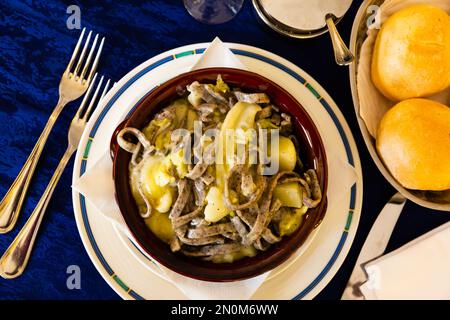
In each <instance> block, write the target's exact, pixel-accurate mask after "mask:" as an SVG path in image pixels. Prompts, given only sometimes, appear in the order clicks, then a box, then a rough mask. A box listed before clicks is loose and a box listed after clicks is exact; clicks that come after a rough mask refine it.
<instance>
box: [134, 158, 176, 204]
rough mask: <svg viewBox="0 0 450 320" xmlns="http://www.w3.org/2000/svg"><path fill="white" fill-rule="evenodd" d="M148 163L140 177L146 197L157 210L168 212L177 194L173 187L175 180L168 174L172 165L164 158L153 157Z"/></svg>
mask: <svg viewBox="0 0 450 320" xmlns="http://www.w3.org/2000/svg"><path fill="white" fill-rule="evenodd" d="M146 161H147V162H146V163H145V165H144V166H143V167H142V170H141V176H140V181H141V183H142V189H143V192H144V195H145V196H146V197H147V199H149V201H150V203H151V204H152V207H153V208H154V209H155V210H157V211H159V212H162V213H165V212H168V211H169V210H170V207H171V206H172V202H173V196H174V192H175V190H174V187H172V186H171V184H172V183H173V182H174V181H175V178H174V177H173V176H171V175H170V174H169V172H168V166H169V165H170V163H169V161H167V159H166V158H164V157H162V156H153V157H152V158H149V159H147V160H146Z"/></svg>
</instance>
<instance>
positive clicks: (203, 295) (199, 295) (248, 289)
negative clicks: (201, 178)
mask: <svg viewBox="0 0 450 320" xmlns="http://www.w3.org/2000/svg"><path fill="white" fill-rule="evenodd" d="M207 67H230V68H238V69H244V70H246V69H247V68H246V67H245V65H244V64H243V63H242V62H241V61H240V60H239V59H238V58H237V57H236V56H235V55H234V54H233V53H232V52H231V50H229V48H228V47H227V46H226V45H225V44H224V43H222V41H220V39H218V38H216V39H214V41H213V42H211V44H210V46H209V47H208V49H207V50H206V51H205V52H204V53H203V55H202V57H201V58H200V59H199V60H198V62H197V63H196V64H195V65H194V66H193V68H192V70H194V69H201V68H207ZM127 113H128V110H124V116H125V115H126V114H127ZM120 121H121V119H118V123H117V125H118V124H119V123H120ZM320 129H321V128H319V130H320ZM327 130H328V128H322V130H321V134H327V133H328V131H327ZM329 151H330V150H327V160H328V168H329V170H333V171H334V172H339V177H340V179H333V181H329V186H328V187H329V189H328V191H329V194H331V193H332V194H333V198H332V199H331V198H329V207H328V214H332V212H333V211H334V207H335V206H336V205H338V204H339V203H340V202H341V201H342V199H344V198H345V197H348V194H347V193H346V192H342V190H350V187H351V186H352V185H353V184H354V183H355V181H356V172H355V170H354V168H353V167H351V166H350V165H349V164H348V163H347V162H346V161H344V159H343V158H342V155H339V154H337V153H334V152H329ZM330 180H331V179H330ZM99 185H101V186H102V187H101V188H98V186H99ZM72 187H73V188H74V189H75V190H76V191H78V192H79V193H81V194H83V195H84V196H85V198H86V200H87V201H88V202H89V204H90V205H92V206H94V207H95V208H96V209H98V211H99V212H101V213H102V214H103V215H104V216H105V217H107V218H108V219H109V220H110V221H111V222H112V223H113V224H114V225H115V226H116V227H117V228H118V230H120V231H121V232H123V233H125V234H126V235H127V236H128V238H129V239H131V241H133V237H132V235H131V234H130V231H129V230H128V228H127V226H126V224H125V221H124V219H123V217H122V215H121V214H120V210H119V208H118V206H117V204H116V201H115V198H114V182H113V180H112V161H111V158H110V155H109V149H108V147H105V150H104V154H103V156H101V157H100V158H99V159H98V160H97V161H96V162H95V163H94V164H93V165H91V166H88V167H87V170H86V172H85V174H84V175H83V176H82V177H81V178H79V179H78V180H77V181H75V182H74V184H73V186H72ZM133 242H134V241H133ZM135 244H136V245H137V246H138V247H139V245H138V244H137V243H135ZM158 266H159V269H160V270H161V271H162V272H163V273H164V275H163V277H164V278H165V279H169V280H170V281H171V282H172V284H173V285H174V286H176V287H177V288H178V289H180V290H181V291H182V292H183V293H184V294H185V295H186V296H187V297H188V298H190V299H219V300H220V299H223V300H230V299H249V298H250V297H251V296H252V295H253V294H254V293H255V291H256V290H257V289H258V288H259V287H260V286H261V284H262V283H263V282H264V280H265V279H266V278H267V276H268V274H269V272H267V273H265V274H263V275H260V276H258V277H254V278H251V279H248V280H244V281H235V282H231V283H216V282H206V281H198V280H194V279H191V278H188V277H185V276H182V275H179V274H178V273H175V272H173V271H171V270H169V269H167V268H165V267H164V266H162V265H160V264H158Z"/></svg>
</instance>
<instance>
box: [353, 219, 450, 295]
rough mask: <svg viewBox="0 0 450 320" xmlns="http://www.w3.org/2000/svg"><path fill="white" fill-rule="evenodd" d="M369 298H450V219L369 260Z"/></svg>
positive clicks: (366, 291)
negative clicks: (401, 245)
mask: <svg viewBox="0 0 450 320" xmlns="http://www.w3.org/2000/svg"><path fill="white" fill-rule="evenodd" d="M365 269H366V271H367V273H368V275H369V279H368V281H367V282H366V283H365V284H363V285H362V286H361V291H362V292H363V294H364V296H365V297H366V299H371V300H373V299H383V300H395V299H408V300H416V299H421V300H423V299H445V300H448V299H450V222H449V223H446V224H444V225H442V226H440V227H439V228H437V229H434V230H433V231H430V232H429V233H427V234H425V235H423V236H421V237H419V238H417V239H416V240H414V241H412V242H410V243H408V244H406V245H405V246H403V247H401V248H399V249H397V250H395V251H393V252H391V253H389V254H387V255H385V256H382V257H381V258H379V259H376V260H374V261H372V262H370V263H369V264H368V265H367V266H366V267H365Z"/></svg>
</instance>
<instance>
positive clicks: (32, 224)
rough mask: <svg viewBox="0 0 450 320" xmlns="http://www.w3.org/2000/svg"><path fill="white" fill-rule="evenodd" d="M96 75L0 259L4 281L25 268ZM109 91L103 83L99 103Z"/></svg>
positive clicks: (82, 119) (84, 116) (86, 115)
mask: <svg viewBox="0 0 450 320" xmlns="http://www.w3.org/2000/svg"><path fill="white" fill-rule="evenodd" d="M96 77H97V75H95V76H94V78H93V79H92V82H91V85H90V86H89V89H88V91H87V93H86V95H85V96H84V98H83V101H82V103H81V105H80V108H79V109H78V111H77V113H76V114H75V117H74V118H73V120H72V123H71V124H70V128H69V137H68V140H69V143H68V147H67V150H66V152H65V153H64V155H63V156H62V158H61V161H60V162H59V165H58V167H57V168H56V170H55V173H54V174H53V177H52V178H51V180H50V182H49V184H48V186H47V188H46V189H45V191H44V194H43V195H42V197H41V199H40V200H39V202H38V204H37V205H36V208H35V209H34V211H33V213H32V214H31V216H30V217H29V218H28V221H27V222H26V224H25V225H24V226H23V228H22V230H21V231H20V232H19V234H18V235H17V236H16V238H15V239H14V241H13V242H12V243H11V245H10V246H9V247H8V249H6V251H5V253H4V254H3V256H2V257H1V258H0V275H1V276H2V277H3V278H5V279H12V278H16V277H18V276H20V275H21V274H22V273H23V271H24V270H25V267H26V266H27V263H28V259H29V258H30V254H31V251H32V249H33V244H34V241H35V239H36V235H37V232H38V230H39V226H40V224H41V221H42V217H43V216H44V213H45V211H46V209H47V206H48V204H49V202H50V199H51V197H52V194H53V191H54V190H55V187H56V185H57V183H58V181H59V178H60V177H61V174H62V173H63V171H64V168H65V167H66V165H67V163H68V162H69V160H70V158H71V156H72V155H73V153H74V152H75V150H76V149H77V147H78V143H79V142H80V139H81V135H82V133H83V131H84V128H85V127H86V122H87V120H88V119H89V117H90V115H91V113H92V111H93V109H94V106H95V105H97V103H96V100H97V95H98V93H99V91H100V89H101V87H102V83H103V77H101V79H100V81H99V83H98V85H97V88H96V90H95V92H94V94H93V96H92V98H91V99H90V102H89V104H88V99H89V96H90V94H91V91H92V90H93V87H94V86H95V79H96ZM108 88H109V80H108V82H107V83H106V85H105V87H104V89H103V92H102V94H101V96H100V98H99V99H98V101H100V100H101V99H102V98H103V96H104V95H105V94H106V92H107V91H108Z"/></svg>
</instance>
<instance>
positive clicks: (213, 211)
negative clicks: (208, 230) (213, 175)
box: [204, 187, 228, 222]
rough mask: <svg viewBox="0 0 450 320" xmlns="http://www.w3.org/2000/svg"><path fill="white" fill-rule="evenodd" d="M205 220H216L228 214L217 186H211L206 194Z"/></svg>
mask: <svg viewBox="0 0 450 320" xmlns="http://www.w3.org/2000/svg"><path fill="white" fill-rule="evenodd" d="M206 202H207V205H206V207H205V212H204V213H205V220H206V221H209V222H217V221H219V220H220V219H222V218H223V217H225V216H226V215H227V214H228V208H227V207H226V206H225V203H224V201H223V198H222V192H220V190H219V189H218V188H217V187H211V188H210V189H209V191H208V194H207V195H206Z"/></svg>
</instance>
